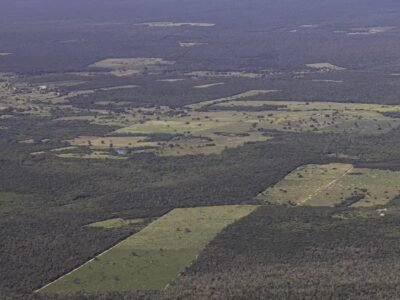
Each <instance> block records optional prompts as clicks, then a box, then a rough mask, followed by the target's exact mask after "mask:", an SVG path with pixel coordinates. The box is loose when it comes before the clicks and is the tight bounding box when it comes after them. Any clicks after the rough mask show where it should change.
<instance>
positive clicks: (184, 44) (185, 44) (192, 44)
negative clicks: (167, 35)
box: [179, 42, 205, 48]
mask: <svg viewBox="0 0 400 300" xmlns="http://www.w3.org/2000/svg"><path fill="white" fill-rule="evenodd" d="M201 45H205V44H204V43H196V42H179V46H180V47H183V48H192V47H196V46H201Z"/></svg>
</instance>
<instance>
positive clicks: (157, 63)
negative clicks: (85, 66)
mask: <svg viewBox="0 0 400 300" xmlns="http://www.w3.org/2000/svg"><path fill="white" fill-rule="evenodd" d="M174 63H175V62H174V61H167V60H164V59H162V58H152V57H137V58H108V59H104V60H101V61H99V62H96V63H94V64H91V65H90V66H89V67H92V68H102V69H110V70H112V71H111V74H112V75H115V76H130V75H135V74H140V73H142V72H144V71H145V70H146V71H149V72H158V71H160V70H161V69H162V68H163V67H165V66H168V65H173V64H174Z"/></svg>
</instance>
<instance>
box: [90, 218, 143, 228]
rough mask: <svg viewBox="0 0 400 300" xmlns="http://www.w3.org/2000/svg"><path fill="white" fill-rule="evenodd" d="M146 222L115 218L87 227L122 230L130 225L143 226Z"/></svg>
mask: <svg viewBox="0 0 400 300" xmlns="http://www.w3.org/2000/svg"><path fill="white" fill-rule="evenodd" d="M144 222H145V219H128V220H126V219H122V218H114V219H108V220H104V221H99V222H95V223H91V224H88V225H86V226H87V227H94V228H106V229H109V228H121V227H125V226H129V225H136V224H142V223H144Z"/></svg>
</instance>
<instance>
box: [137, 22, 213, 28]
mask: <svg viewBox="0 0 400 300" xmlns="http://www.w3.org/2000/svg"><path fill="white" fill-rule="evenodd" d="M139 25H145V26H149V27H167V28H168V27H182V26H193V27H213V26H215V24H213V23H190V22H189V23H176V22H147V23H142V24H139Z"/></svg>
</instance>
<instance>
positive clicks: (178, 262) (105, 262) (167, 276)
mask: <svg viewBox="0 0 400 300" xmlns="http://www.w3.org/2000/svg"><path fill="white" fill-rule="evenodd" d="M256 208H257V206H240V205H233V206H217V207H200V208H180V209H174V210H173V211H171V212H170V213H168V214H167V215H165V216H163V217H161V218H160V219H158V220H156V221H154V222H153V223H151V224H150V225H149V226H147V227H146V228H144V229H143V230H142V231H140V232H139V233H137V234H134V235H132V236H131V237H129V238H128V239H126V240H124V241H122V242H120V243H119V244H117V245H116V246H114V247H113V248H111V249H110V250H109V251H106V252H104V253H103V254H101V255H99V256H98V257H96V258H95V259H92V260H90V261H89V262H87V263H86V264H84V265H82V266H81V267H79V268H78V269H76V270H74V271H72V272H71V273H69V274H67V275H65V276H63V277H61V278H59V279H58V280H56V281H54V282H53V283H51V284H49V285H47V286H45V287H44V288H42V289H40V292H42V293H61V294H65V293H73V292H80V291H83V292H87V293H97V292H107V291H129V290H159V289H162V288H164V287H165V286H166V285H167V284H168V283H169V282H170V281H171V280H173V279H174V278H176V277H177V276H178V275H179V273H180V272H182V271H183V270H184V269H185V267H187V266H188V265H190V264H191V263H192V262H193V261H194V260H195V259H196V257H197V255H198V253H199V252H200V251H201V250H202V249H203V248H204V247H205V246H206V245H207V244H208V242H209V241H210V240H211V239H213V238H214V237H215V236H216V235H217V234H218V232H220V231H221V230H222V229H223V228H225V227H226V226H227V225H229V224H232V223H233V222H235V221H236V220H238V219H240V218H242V217H245V216H247V215H248V214H250V213H251V212H252V211H254V210H255V209H256Z"/></svg>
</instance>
